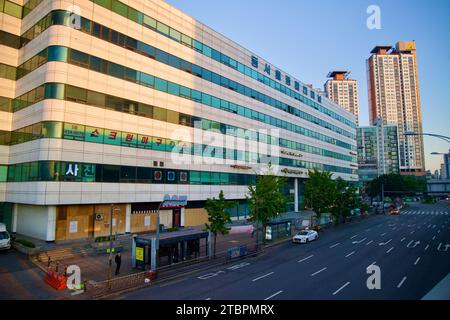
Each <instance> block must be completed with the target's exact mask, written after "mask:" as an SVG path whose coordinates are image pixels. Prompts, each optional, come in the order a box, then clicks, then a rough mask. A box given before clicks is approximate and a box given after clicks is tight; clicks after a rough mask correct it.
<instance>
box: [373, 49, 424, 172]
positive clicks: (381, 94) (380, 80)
mask: <svg viewBox="0 0 450 320" xmlns="http://www.w3.org/2000/svg"><path fill="white" fill-rule="evenodd" d="M371 53H372V55H371V56H370V58H369V59H368V60H367V74H368V96H369V117H370V121H371V122H372V123H373V121H374V120H375V119H376V118H379V119H381V120H382V122H383V124H392V125H397V127H398V137H399V143H400V145H399V150H400V170H401V172H402V173H405V174H415V175H424V174H425V162H424V161H425V156H424V149H423V137H422V136H421V135H416V136H405V135H404V133H405V132H416V133H419V134H420V133H422V115H421V111H420V95H419V79H418V74H417V61H416V43H415V42H414V41H407V42H398V43H397V44H396V46H395V48H393V47H392V46H376V47H375V48H374V49H373V50H372V52H371Z"/></svg>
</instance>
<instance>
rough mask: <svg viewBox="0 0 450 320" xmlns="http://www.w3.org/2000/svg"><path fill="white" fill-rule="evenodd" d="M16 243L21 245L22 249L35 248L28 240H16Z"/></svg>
mask: <svg viewBox="0 0 450 320" xmlns="http://www.w3.org/2000/svg"><path fill="white" fill-rule="evenodd" d="M16 242H17V243H20V244H21V245H23V246H24V247H28V248H36V245H35V244H34V243H33V242H31V241H29V240H25V239H17V240H16Z"/></svg>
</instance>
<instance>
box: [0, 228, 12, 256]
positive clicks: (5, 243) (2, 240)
mask: <svg viewBox="0 0 450 320" xmlns="http://www.w3.org/2000/svg"><path fill="white" fill-rule="evenodd" d="M9 248H11V238H10V236H9V233H8V231H6V226H5V224H4V223H0V250H8V249H9Z"/></svg>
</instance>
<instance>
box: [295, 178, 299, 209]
mask: <svg viewBox="0 0 450 320" xmlns="http://www.w3.org/2000/svg"><path fill="white" fill-rule="evenodd" d="M294 211H295V212H298V178H295V179H294Z"/></svg>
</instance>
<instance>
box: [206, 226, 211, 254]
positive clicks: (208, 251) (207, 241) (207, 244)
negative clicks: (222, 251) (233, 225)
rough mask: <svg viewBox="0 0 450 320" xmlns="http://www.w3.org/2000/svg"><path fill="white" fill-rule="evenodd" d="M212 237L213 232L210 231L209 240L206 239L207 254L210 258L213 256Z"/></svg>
mask: <svg viewBox="0 0 450 320" xmlns="http://www.w3.org/2000/svg"><path fill="white" fill-rule="evenodd" d="M211 239H212V233H211V232H209V234H208V238H207V240H206V255H207V256H208V257H209V258H211V257H212V249H211V245H212V243H211V242H212V241H211Z"/></svg>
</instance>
